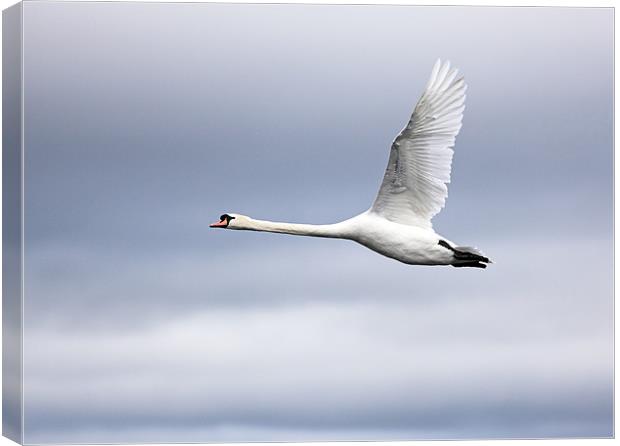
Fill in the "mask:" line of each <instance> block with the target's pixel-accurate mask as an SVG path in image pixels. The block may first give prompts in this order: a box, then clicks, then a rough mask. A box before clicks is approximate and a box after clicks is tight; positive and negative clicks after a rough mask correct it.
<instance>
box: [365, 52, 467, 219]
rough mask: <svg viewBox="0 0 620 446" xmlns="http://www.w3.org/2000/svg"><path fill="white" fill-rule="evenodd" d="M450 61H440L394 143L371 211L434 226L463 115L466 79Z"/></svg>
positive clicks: (446, 189)
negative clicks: (433, 220)
mask: <svg viewBox="0 0 620 446" xmlns="http://www.w3.org/2000/svg"><path fill="white" fill-rule="evenodd" d="M456 75H457V70H456V69H452V70H450V62H446V63H444V64H442V63H441V61H439V60H438V61H437V63H435V66H434V67H433V71H432V73H431V78H430V80H429V81H428V85H427V86H426V90H425V91H424V93H423V94H422V97H421V98H420V100H419V101H418V103H417V105H416V107H415V110H414V111H413V114H412V116H411V120H410V121H409V123H408V124H407V127H405V128H404V129H403V131H402V132H401V133H400V135H398V136H397V137H396V139H395V140H394V142H393V143H392V149H391V152H390V159H389V161H388V166H387V169H386V170H385V176H384V177H383V183H382V184H381V188H380V189H379V194H378V195H377V198H376V199H375V202H374V204H373V205H372V208H371V211H372V212H375V213H377V214H380V215H381V216H383V217H385V218H387V219H388V220H390V221H394V222H397V223H402V224H407V225H413V226H421V227H426V228H430V227H431V218H432V217H433V216H434V215H435V214H437V213H438V212H439V211H440V210H441V208H443V206H444V204H445V201H446V196H447V195H448V188H447V186H446V183H449V182H450V168H451V164H452V153H453V151H452V147H453V146H454V140H455V138H456V135H457V134H458V132H459V130H460V129H461V121H462V119H463V110H464V109H465V90H466V88H467V87H466V85H465V81H464V80H463V78H459V79H456Z"/></svg>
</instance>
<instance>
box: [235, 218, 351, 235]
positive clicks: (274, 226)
mask: <svg viewBox="0 0 620 446" xmlns="http://www.w3.org/2000/svg"><path fill="white" fill-rule="evenodd" d="M343 223H344V222H342V223H335V224H331V225H308V224H299V223H282V222H277V221H267V220H256V219H254V218H248V219H247V220H246V221H245V222H244V223H243V226H238V227H233V226H231V229H241V230H247V231H263V232H277V233H280V234H291V235H305V236H309V237H330V238H347V232H346V231H345V227H344V225H343Z"/></svg>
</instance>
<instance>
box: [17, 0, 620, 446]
mask: <svg viewBox="0 0 620 446" xmlns="http://www.w3.org/2000/svg"><path fill="white" fill-rule="evenodd" d="M24 14H25V15H24V27H25V34H24V45H25V47H24V48H25V78H24V82H25V120H26V121H25V144H26V150H25V159H26V174H25V176H26V209H25V213H26V227H25V234H26V251H25V259H26V260H25V261H26V270H25V274H26V288H25V329H26V333H25V340H24V360H25V371H24V373H25V377H24V378H25V380H24V388H25V404H26V409H25V429H26V432H25V441H26V442H55V443H58V442H99V443H101V442H110V441H121V442H128V441H156V442H164V441H196V442H206V441H235V440H243V441H261V440H262V441H267V440H288V441H301V440H318V439H321V440H336V439H348V440H354V439H357V440H365V439H384V440H388V439H422V438H506V437H511V438H512V437H563V436H575V437H583V436H610V435H611V434H612V385H613V370H612V366H613V350H612V348H613V344H612V332H613V315H612V305H613V302H612V296H613V289H612V285H613V284H612V259H613V252H612V150H613V148H612V117H613V110H612V87H613V60H612V54H613V53H612V50H613V48H612V36H613V12H612V9H610V8H609V9H602V8H598V9H596V8H591V9H588V8H525V7H521V8H505V7H504V8H483V7H475V8H474V7H411V6H409V7H407V6H316V5H314V6H313V5H242V4H237V5H234V4H228V5H227V4H210V5H209V4H196V3H189V4H163V3H158V4H156V3H152V4H144V3H72V2H64V3H52V2H50V3H46V2H29V3H25V5H24ZM438 57H441V58H442V59H450V60H451V61H452V62H453V64H454V65H455V66H457V67H459V68H460V70H461V72H462V73H463V74H464V75H465V77H466V80H467V83H468V85H469V89H468V97H467V109H466V111H465V117H464V126H463V129H462V130H461V133H460V135H459V136H458V138H457V142H456V148H455V156H454V162H453V175H452V183H451V185H450V188H449V197H448V200H447V207H446V209H444V210H443V211H442V212H441V214H439V215H438V216H437V217H436V218H435V220H434V226H435V229H436V230H437V232H439V233H440V234H443V235H445V236H446V237H448V238H449V239H451V240H454V241H455V242H458V243H460V244H464V245H475V246H478V247H480V248H481V249H482V250H483V251H484V252H485V253H486V254H487V255H488V256H489V257H491V258H492V259H493V260H494V261H495V263H494V264H493V265H491V266H490V267H489V268H488V269H487V270H476V269H455V268H449V267H419V266H418V267H415V266H407V265H403V264H400V263H398V262H395V261H394V260H390V259H387V258H384V257H381V256H379V255H377V254H375V253H373V252H371V251H369V250H366V249H364V248H362V247H361V246H358V245H355V244H354V243H352V242H347V241H340V240H322V239H310V238H301V237H300V238H295V237H290V236H283V235H275V234H261V233H250V232H237V231H222V230H210V229H209V228H208V224H209V223H210V222H212V221H213V220H216V219H217V218H218V217H219V215H220V214H222V213H223V212H238V213H243V214H247V215H251V216H254V217H257V218H265V219H271V220H285V221H294V222H309V223H328V222H334V221H339V220H343V219H345V218H348V217H350V216H352V215H355V214H357V213H359V212H362V211H364V210H365V209H367V208H368V207H369V206H370V204H371V202H372V200H373V199H374V196H375V194H376V190H377V188H378V186H379V184H380V181H381V176H382V173H383V171H384V168H385V164H386V162H387V156H388V151H389V146H390V143H391V141H392V139H393V138H394V136H395V135H396V134H397V133H398V132H399V131H400V129H401V128H402V126H403V125H404V124H405V123H406V121H407V120H408V119H409V114H410V112H411V110H412V109H413V107H414V105H415V102H416V100H417V98H418V97H419V95H420V93H421V92H422V89H423V87H424V85H425V83H426V81H427V79H428V76H429V74H430V70H431V68H432V66H433V63H434V62H435V60H436V59H437V58H438Z"/></svg>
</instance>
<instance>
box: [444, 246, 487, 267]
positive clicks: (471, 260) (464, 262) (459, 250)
mask: <svg viewBox="0 0 620 446" xmlns="http://www.w3.org/2000/svg"><path fill="white" fill-rule="evenodd" d="M439 244H440V245H441V246H443V247H445V248H448V249H449V250H451V251H452V253H453V254H454V261H453V263H452V266H454V267H455V268H463V267H471V268H486V267H487V263H493V262H491V260H489V258H488V257H486V256H485V255H484V254H482V253H481V252H480V251H479V250H478V249H477V248H473V247H471V246H455V247H452V246H450V245H449V244H448V243H447V242H446V241H444V240H440V241H439Z"/></svg>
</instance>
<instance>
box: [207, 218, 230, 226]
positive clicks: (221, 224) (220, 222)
mask: <svg viewBox="0 0 620 446" xmlns="http://www.w3.org/2000/svg"><path fill="white" fill-rule="evenodd" d="M226 226H228V223H227V222H226V219H224V220H220V221H216V222H215V223H211V224H210V225H209V227H210V228H225V227H226Z"/></svg>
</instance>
